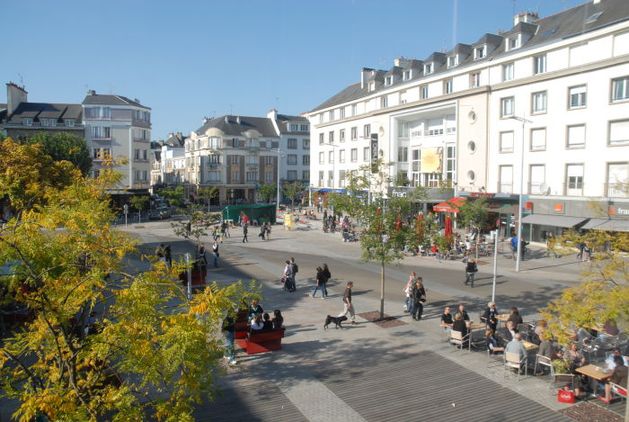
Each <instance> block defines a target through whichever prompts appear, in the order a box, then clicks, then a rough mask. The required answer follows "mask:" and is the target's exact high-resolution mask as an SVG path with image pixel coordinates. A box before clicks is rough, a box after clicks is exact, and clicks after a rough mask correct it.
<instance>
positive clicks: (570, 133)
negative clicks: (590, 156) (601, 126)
mask: <svg viewBox="0 0 629 422" xmlns="http://www.w3.org/2000/svg"><path fill="white" fill-rule="evenodd" d="M566 138H567V139H566V147H567V148H583V147H585V125H574V126H568V127H567V129H566Z"/></svg>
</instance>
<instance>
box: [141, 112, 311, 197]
mask: <svg viewBox="0 0 629 422" xmlns="http://www.w3.org/2000/svg"><path fill="white" fill-rule="evenodd" d="M309 126H310V124H309V122H308V120H307V119H305V118H303V117H300V116H288V115H283V114H278V113H277V111H276V110H271V111H270V112H269V113H268V115H267V117H249V116H231V115H230V116H221V117H218V118H212V119H204V122H203V126H201V127H200V128H199V129H197V130H196V131H193V132H191V134H190V136H189V137H188V138H185V140H184V146H185V147H184V152H183V156H184V157H185V161H182V155H181V154H182V153H181V151H180V150H179V149H178V148H173V147H172V146H164V147H162V149H161V151H160V152H159V161H160V163H159V164H157V163H154V164H153V175H154V176H153V177H152V181H153V183H157V182H159V183H166V184H176V183H184V184H188V185H190V186H191V187H195V188H196V187H202V186H216V187H218V189H219V202H220V203H221V204H229V203H240V202H256V201H259V200H260V199H261V198H260V196H259V194H258V189H259V188H260V186H261V185H262V184H273V185H276V184H278V182H279V184H280V185H282V184H284V183H286V182H291V181H298V182H301V183H302V184H304V185H305V186H308V184H309V176H310V128H309ZM156 158H157V155H156ZM278 158H279V161H278ZM278 164H279V167H278ZM181 166H183V168H185V171H184V170H183V169H182V167H181ZM158 168H159V171H160V172H162V173H161V174H160V175H159V177H158V174H157V173H158ZM162 169H164V170H162ZM166 173H169V174H170V176H168V175H167V174H166ZM169 177H170V178H169Z"/></svg>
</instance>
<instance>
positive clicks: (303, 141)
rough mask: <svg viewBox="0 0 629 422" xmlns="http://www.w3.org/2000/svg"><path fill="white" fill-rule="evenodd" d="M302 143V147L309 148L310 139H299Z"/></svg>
mask: <svg viewBox="0 0 629 422" xmlns="http://www.w3.org/2000/svg"><path fill="white" fill-rule="evenodd" d="M301 142H302V143H303V144H302V149H310V139H304V140H302V141H301Z"/></svg>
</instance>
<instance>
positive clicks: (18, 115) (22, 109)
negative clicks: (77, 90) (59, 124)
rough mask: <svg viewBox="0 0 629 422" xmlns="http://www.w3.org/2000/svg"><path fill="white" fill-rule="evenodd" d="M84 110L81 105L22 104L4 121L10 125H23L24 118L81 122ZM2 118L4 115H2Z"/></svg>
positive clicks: (0, 115)
mask: <svg viewBox="0 0 629 422" xmlns="http://www.w3.org/2000/svg"><path fill="white" fill-rule="evenodd" d="M82 113H83V109H82V107H81V104H57V103H20V105H18V107H17V108H16V109H15V111H14V112H13V113H12V114H11V115H10V116H6V112H5V113H4V116H5V117H4V119H0V120H7V121H8V122H9V123H14V124H21V123H22V119H23V118H31V119H34V120H35V119H40V118H45V119H57V120H59V119H74V120H80V119H81V115H82ZM0 117H2V114H0Z"/></svg>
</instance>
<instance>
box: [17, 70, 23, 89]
mask: <svg viewBox="0 0 629 422" xmlns="http://www.w3.org/2000/svg"><path fill="white" fill-rule="evenodd" d="M17 76H18V77H19V78H20V85H21V86H22V87H23V86H24V78H23V77H22V74H21V73H18V74H17Z"/></svg>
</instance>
